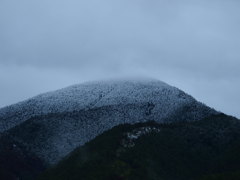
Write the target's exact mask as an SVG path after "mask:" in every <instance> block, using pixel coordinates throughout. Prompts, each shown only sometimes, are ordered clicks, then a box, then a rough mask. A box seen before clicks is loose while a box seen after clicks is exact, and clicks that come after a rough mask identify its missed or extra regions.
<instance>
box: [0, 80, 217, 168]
mask: <svg viewBox="0 0 240 180" xmlns="http://www.w3.org/2000/svg"><path fill="white" fill-rule="evenodd" d="M216 113H217V112H216V111H215V110H213V109H211V108H209V107H207V106H205V105H204V104H202V103H199V102H197V101H196V100H195V99H194V98H193V97H191V96H190V95H187V94H186V93H184V92H183V91H181V90H179V89H177V88H175V87H172V86H170V85H168V84H166V83H164V82H161V81H158V80H152V79H141V80H140V79H130V80H109V81H98V82H88V83H83V84H79V85H74V86H70V87H67V88H64V89H61V90H57V91H54V92H49V93H45V94H41V95H39V96H36V97H33V98H31V99H28V100H26V101H23V102H20V103H17V104H15V105H11V106H8V107H5V108H2V109H0V132H2V133H3V134H5V136H6V137H7V138H9V139H12V140H13V141H14V142H16V144H18V143H20V144H23V145H24V147H25V148H26V149H28V150H29V151H30V152H31V153H34V154H36V155H37V156H38V157H39V158H40V159H41V160H42V161H43V162H44V163H47V164H54V163H56V162H58V161H59V160H60V159H62V158H63V157H64V156H66V155H67V154H68V153H69V152H71V151H72V150H73V149H75V148H76V147H78V146H79V145H83V144H84V143H86V142H88V141H89V140H91V139H93V138H94V137H96V136H97V135H99V134H101V133H103V132H104V131H106V130H108V129H111V128H112V127H114V126H116V125H119V124H123V123H131V124H134V123H138V122H146V121H156V122H159V123H166V122H175V121H182V120H187V121H196V120H200V119H203V118H205V117H207V116H210V115H212V114H216ZM0 143H1V142H0Z"/></svg>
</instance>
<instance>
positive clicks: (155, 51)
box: [0, 0, 240, 105]
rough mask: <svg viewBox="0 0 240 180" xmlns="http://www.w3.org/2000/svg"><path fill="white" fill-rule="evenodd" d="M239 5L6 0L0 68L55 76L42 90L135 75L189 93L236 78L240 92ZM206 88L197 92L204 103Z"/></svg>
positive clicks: (0, 16) (0, 14)
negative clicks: (193, 88) (198, 83)
mask: <svg viewBox="0 0 240 180" xmlns="http://www.w3.org/2000/svg"><path fill="white" fill-rule="evenodd" d="M239 8H240V1H238V0H228V1H225V0H203V1H197V0H183V1H177V0H170V1H169V0H148V1H146V0H121V1H113V0H103V1H98V0H84V1H83V0H69V1H66V0H51V1H49V0H42V1H32V0H22V1H17V0H1V1H0V26H1V27H0V69H2V75H3V76H4V74H5V76H6V75H7V76H10V74H9V73H7V72H6V71H3V69H4V68H5V69H9V68H10V67H12V70H13V69H14V71H18V72H23V69H25V67H30V68H32V69H35V71H36V74H39V76H42V78H40V79H41V81H44V79H49V80H48V82H49V83H45V84H44V85H43V86H46V89H41V88H40V89H41V90H42V91H43V90H47V89H49V90H51V89H53V86H50V85H49V84H53V85H54V83H53V82H54V81H57V80H58V78H61V77H66V76H67V77H68V78H67V79H66V78H65V80H64V81H62V84H61V85H62V86H65V85H68V84H70V83H75V82H76V79H79V82H80V81H82V80H90V79H94V78H101V77H115V76H127V75H146V76H153V77H156V78H159V79H162V80H166V81H167V82H168V81H169V82H172V83H173V84H176V85H178V86H180V87H183V88H184V87H187V88H186V89H185V90H186V91H188V90H189V91H190V90H191V87H190V86H188V85H187V83H190V84H191V85H193V84H192V82H195V81H196V82H197V81H201V82H204V83H205V85H206V87H209V86H208V84H209V82H211V83H213V84H214V83H216V87H220V84H221V82H222V81H224V82H225V81H228V82H229V85H231V84H232V86H233V87H234V88H235V89H238V90H240V85H236V84H238V82H240V68H239V67H240V60H239V59H240V52H239V49H240V14H239ZM1 67H2V68H1ZM6 67H8V68H6ZM16 67H18V68H16ZM10 69H11V68H10ZM45 71H46V72H47V73H46V74H47V75H48V77H50V78H47V76H44V75H43V73H42V72H45ZM51 71H53V75H51V73H50V72H51ZM3 72H5V73H3ZM27 72H28V73H29V74H31V73H32V71H29V70H27V71H26V73H27ZM54 72H59V73H58V76H57V75H56V74H55V73H54ZM60 72H61V73H60ZM69 73H70V74H71V75H69ZM17 74H21V73H17ZM54 74H55V75H54ZM22 76H23V77H25V76H24V75H22ZM14 77H15V76H14V74H13V75H12V78H10V79H11V81H13V82H14V81H22V80H20V79H17V78H16V79H15V78H14ZM43 77H44V78H43ZM189 77H191V78H189ZM35 78H36V79H38V78H37V77H35ZM63 79H64V78H63ZM71 79H74V80H71ZM174 79H176V80H174ZM6 81H7V78H2V79H1V84H3V85H4V86H5V87H6V88H7V87H8V84H6ZM33 81H34V80H33V79H32V80H31V82H33ZM50 81H51V83H50ZM177 82H182V83H177ZM29 83H30V82H29ZM204 83H202V84H201V85H202V86H204ZM27 84H28V83H27V82H26V86H27ZM36 84H38V83H36ZM56 84H57V85H56V86H55V87H56V88H58V87H59V85H60V83H56ZM181 84H182V85H181ZM39 86H40V85H39ZM194 86H196V84H194ZM47 87H49V88H47ZM9 88H11V86H9ZM36 88H37V85H36ZM199 88H200V87H199ZM209 88H210V90H212V89H215V88H214V86H211V87H209ZM222 88H224V87H222ZM202 89H203V87H202V88H200V90H197V88H195V90H191V93H193V94H194V95H195V96H197V97H200V100H201V99H202V97H203V96H204V95H205V94H206V93H205V92H204V93H201V90H202ZM6 92H7V90H6ZM31 92H33V91H31ZM34 92H40V90H39V91H34ZM194 92H197V93H194ZM29 93H30V92H29ZM29 93H28V94H29ZM234 93H236V92H234ZM22 94H24V90H23V92H22ZM30 94H31V93H30ZM32 94H34V93H32ZM232 94H233V93H232ZM221 95H222V96H223V95H224V89H223V90H222V91H221ZM234 95H235V96H238V95H236V94H234ZM234 95H232V96H234ZM25 96H27V93H26V95H24V97H25ZM206 96H207V95H206ZM219 96H220V94H219ZM225 96H226V95H225ZM238 97H239V96H238ZM13 99H14V98H13ZM204 101H205V100H204ZM210 101H211V100H209V102H210ZM231 101H232V99H231ZM6 102H7V100H6ZM11 102H12V101H11ZM206 102H208V101H207V100H206ZM212 102H215V104H219V103H218V100H216V99H215V100H212ZM2 104H6V103H2ZM215 104H214V103H213V105H215Z"/></svg>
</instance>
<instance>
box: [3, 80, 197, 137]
mask: <svg viewBox="0 0 240 180" xmlns="http://www.w3.org/2000/svg"><path fill="white" fill-rule="evenodd" d="M143 102H149V103H151V104H153V105H154V108H153V110H155V111H158V112H159V113H158V114H159V115H160V117H159V119H161V117H162V118H164V117H165V116H167V114H169V113H171V112H172V111H175V110H176V109H178V108H179V107H180V106H182V105H184V104H188V103H192V102H195V100H194V99H193V98H192V97H191V96H189V95H186V94H185V93H183V92H182V91H180V90H179V89H177V88H174V87H172V86H169V85H167V84H166V83H163V82H161V81H157V80H152V79H151V80H149V79H144V80H115V81H114V80H112V81H102V82H99V81H98V82H88V83H83V84H80V85H74V86H71V87H67V88H64V89H61V90H57V91H54V92H49V93H45V94H41V95H38V96H36V97H34V98H31V99H29V100H26V101H23V102H20V103H17V104H15V105H11V106H8V107H5V108H2V109H0V132H4V131H6V130H8V129H10V128H12V127H14V126H16V125H18V124H20V123H22V122H24V121H25V120H27V119H29V118H31V117H35V116H39V115H44V114H48V113H61V112H71V111H75V110H81V109H85V110H87V109H91V108H96V107H101V106H107V105H116V104H134V103H143Z"/></svg>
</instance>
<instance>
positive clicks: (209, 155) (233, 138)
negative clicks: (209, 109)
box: [38, 114, 240, 180]
mask: <svg viewBox="0 0 240 180" xmlns="http://www.w3.org/2000/svg"><path fill="white" fill-rule="evenodd" d="M239 152H240V122H239V120H237V119H236V118H233V117H230V116H226V115H224V114H219V115H214V116H211V117H209V118H205V119H203V120H200V121H196V122H176V123H170V124H157V123H155V122H147V123H140V124H134V125H129V124H125V125H120V126H117V127H114V128H113V129H111V130H109V131H107V132H105V133H103V134H102V135H100V136H98V137H97V138H95V139H94V140H92V141H90V142H89V143H87V144H85V145H84V146H82V147H80V148H78V149H76V150H75V151H74V152H72V153H71V154H70V155H69V156H67V157H66V158H65V159H64V160H62V161H61V162H60V163H59V164H57V165H56V166H54V167H53V168H51V169H49V170H47V171H46V172H44V173H43V174H42V175H41V177H40V178H38V179H39V180H55V179H56V180H69V179H71V180H77V179H84V180H88V179H91V180H92V179H104V180H106V179H126V180H128V179H129V180H130V179H144V180H146V179H151V180H152V179H158V180H161V179H162V180H172V179H174V180H188V179H189V180H192V179H196V180H216V179H230V180H231V179H232V180H235V179H239V177H240V176H239V175H240V173H239V169H240V154H239Z"/></svg>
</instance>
